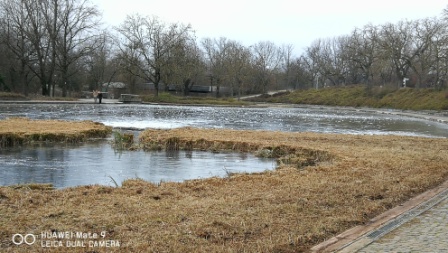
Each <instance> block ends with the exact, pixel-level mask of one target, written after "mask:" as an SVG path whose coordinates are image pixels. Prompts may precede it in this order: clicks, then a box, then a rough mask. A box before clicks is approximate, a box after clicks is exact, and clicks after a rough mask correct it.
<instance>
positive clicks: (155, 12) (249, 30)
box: [91, 0, 448, 55]
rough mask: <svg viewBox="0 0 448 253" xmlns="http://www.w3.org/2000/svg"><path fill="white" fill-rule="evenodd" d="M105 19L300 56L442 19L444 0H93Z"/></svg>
mask: <svg viewBox="0 0 448 253" xmlns="http://www.w3.org/2000/svg"><path fill="white" fill-rule="evenodd" d="M91 1H92V2H93V3H94V4H96V5H97V6H98V8H99V9H100V10H101V11H102V12H103V21H104V22H105V23H106V24H109V25H111V26H117V25H119V24H120V23H121V22H123V20H124V19H125V18H126V16H127V15H129V14H134V13H139V14H142V15H148V16H157V17H159V18H160V20H162V21H165V22H169V23H172V22H180V23H184V24H191V26H192V27H193V29H194V30H195V31H196V35H197V37H198V39H199V40H200V39H202V38H204V37H210V38H219V37H226V38H228V39H231V40H236V41H239V42H241V43H242V44H244V45H246V46H249V45H252V44H255V43H257V42H260V41H272V42H274V43H275V44H276V45H278V46H280V45H282V44H291V45H293V46H294V49H295V53H296V54H297V55H298V54H300V53H302V52H303V49H304V48H306V47H308V46H310V45H311V43H312V42H313V41H314V40H316V39H319V38H333V37H337V36H340V35H347V34H349V33H350V32H351V31H353V29H354V28H356V27H358V28H362V27H363V26H364V25H367V24H369V23H372V24H374V25H380V24H385V23H388V22H390V23H397V22H398V21H400V20H405V19H407V20H416V19H422V18H428V17H440V16H441V13H442V11H443V9H445V8H447V7H448V3H446V2H445V1H442V0H425V1H410V0H387V1H385V0H376V1H373V0H370V1H359V0H356V1H355V0H339V1H335V0H307V1H298V0H295V1H294V0H274V1H264V0H226V1H203V0H91Z"/></svg>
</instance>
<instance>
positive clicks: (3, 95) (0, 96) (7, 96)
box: [0, 92, 28, 101]
mask: <svg viewBox="0 0 448 253" xmlns="http://www.w3.org/2000/svg"><path fill="white" fill-rule="evenodd" d="M1 100H28V98H27V97H25V96H24V95H22V94H18V93H14V92H0V101H1Z"/></svg>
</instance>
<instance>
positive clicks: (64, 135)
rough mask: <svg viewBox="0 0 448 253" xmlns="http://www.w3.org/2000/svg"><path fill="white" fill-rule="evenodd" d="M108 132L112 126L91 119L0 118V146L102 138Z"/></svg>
mask: <svg viewBox="0 0 448 253" xmlns="http://www.w3.org/2000/svg"><path fill="white" fill-rule="evenodd" d="M110 133H112V128H110V127H107V126H105V125H103V124H100V123H96V122H92V121H81V122H71V121H62V120H30V119H26V118H9V119H5V120H0V147H7V146H14V145H21V144H26V143H29V142H33V141H50V142H80V141H85V140H86V139H88V138H104V137H106V136H107V135H109V134H110Z"/></svg>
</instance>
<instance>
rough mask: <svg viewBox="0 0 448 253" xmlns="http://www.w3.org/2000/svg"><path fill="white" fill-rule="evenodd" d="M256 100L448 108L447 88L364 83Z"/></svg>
mask: <svg viewBox="0 0 448 253" xmlns="http://www.w3.org/2000/svg"><path fill="white" fill-rule="evenodd" d="M252 100H253V101H265V102H274V103H292V104H311V105H329V106H354V107H374V108H393V109H408V110H448V91H436V90H433V89H413V88H404V89H398V90H391V89H387V88H379V87H375V88H373V89H372V90H371V91H370V92H369V91H367V89H366V88H365V87H364V86H347V87H332V88H323V89H319V90H315V89H309V90H296V91H294V92H291V93H283V94H280V95H276V96H272V97H271V96H266V95H265V96H262V97H260V98H255V99H252Z"/></svg>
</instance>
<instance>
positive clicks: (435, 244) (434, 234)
mask: <svg viewBox="0 0 448 253" xmlns="http://www.w3.org/2000/svg"><path fill="white" fill-rule="evenodd" d="M357 252H359V253H370V252H448V196H445V198H444V199H443V200H442V201H441V202H439V203H438V204H437V205H435V206H433V207H432V208H430V209H429V210H427V211H425V212H423V213H422V214H420V215H418V216H416V217H414V218H412V219H411V220H409V221H408V222H406V223H405V224H403V225H401V226H399V227H398V228H396V229H394V230H392V231H391V232H389V233H387V234H386V235H385V236H383V237H381V238H379V239H378V240H376V241H374V242H372V243H371V244H369V245H367V246H366V247H364V248H363V249H361V250H359V251H357Z"/></svg>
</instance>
